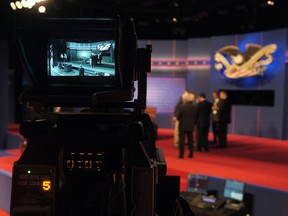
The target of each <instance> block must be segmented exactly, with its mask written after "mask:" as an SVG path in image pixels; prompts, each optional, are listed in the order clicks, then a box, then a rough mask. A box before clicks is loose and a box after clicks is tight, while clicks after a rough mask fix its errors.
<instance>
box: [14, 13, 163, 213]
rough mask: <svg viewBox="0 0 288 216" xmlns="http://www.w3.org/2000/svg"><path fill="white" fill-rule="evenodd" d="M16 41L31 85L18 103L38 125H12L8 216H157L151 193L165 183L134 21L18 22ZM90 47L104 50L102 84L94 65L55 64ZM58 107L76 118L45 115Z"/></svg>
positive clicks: (146, 65) (146, 61)
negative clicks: (22, 143)
mask: <svg viewBox="0 0 288 216" xmlns="http://www.w3.org/2000/svg"><path fill="white" fill-rule="evenodd" d="M15 39H16V43H17V47H18V49H19V54H20V55H19V56H20V59H21V60H22V63H23V68H24V69H25V71H26V72H27V73H28V75H29V77H30V78H31V81H32V85H31V86H30V87H29V88H27V89H26V90H25V91H24V92H23V93H22V94H21V96H20V102H21V103H27V104H29V105H30V106H31V107H32V108H33V111H34V112H38V113H39V118H38V119H36V120H28V121H25V122H23V123H22V124H21V126H20V133H21V135H23V137H24V138H25V139H27V143H28V144H27V147H26V149H25V151H24V152H23V154H22V155H21V157H20V159H19V160H18V161H16V162H15V164H14V166H13V178H12V181H13V182H12V194H11V210H10V215H11V216H20V215H42V216H63V215H71V216H77V215H83V216H92V215H95V216H104V215H105V216H113V215H117V216H120V215H121V216H132V215H147V216H154V215H156V212H157V209H156V205H155V203H156V188H157V187H156V185H157V183H158V177H160V176H161V177H165V176H166V162H165V159H164V155H163V153H162V151H161V149H158V148H156V131H155V127H154V124H153V123H152V121H151V118H150V116H149V115H148V114H147V113H145V108H146V92H147V72H150V69H151V68H150V66H151V52H152V47H151V46H150V45H147V46H146V47H145V48H138V47H137V36H136V33H135V29H134V24H133V20H132V19H130V18H122V17H121V16H119V15H117V16H115V17H112V18H111V17H108V18H106V17H105V18H101V17H96V18H95V17H93V18H71V17H65V18H63V17H58V18H55V17H47V16H43V17H37V19H33V17H25V18H21V20H19V22H18V23H17V26H16V31H15ZM99 41H100V42H101V43H102V42H103V45H104V46H103V47H104V48H105V46H106V45H107V47H106V48H108V47H110V49H111V47H113V51H112V52H110V54H109V55H108V54H107V53H106V54H105V55H106V57H107V56H108V57H107V58H109V59H108V60H111V62H110V63H112V64H110V65H109V67H108V66H107V65H106V66H107V67H106V69H107V68H108V72H109V73H110V76H105V75H104V76H103V74H102V72H101V71H100V69H101V67H102V66H101V67H100V66H99V64H100V65H101V63H100V62H98V65H96V67H92V65H89V64H88V63H87V62H86V61H83V60H81V62H79V61H78V60H77V58H73V59H72V60H73V61H71V59H70V60H69V61H68V60H65V61H64V62H65V63H64V62H60V63H61V64H60V66H59V65H58V63H57V64H54V60H56V61H58V60H60V59H58V57H57V58H54V55H55V54H56V55H58V56H59V54H60V51H63V50H64V51H65V52H64V53H66V54H71V53H72V52H68V51H67V48H69V49H72V46H76V47H77V46H80V48H81V49H84V51H85V52H87V50H88V53H90V52H91V53H92V49H91V47H97V46H98V42H99ZM107 41H108V42H107ZM62 42H63V43H62ZM109 43H111V44H110V45H109ZM61 44H64V46H62V45H61ZM60 45H61V46H60ZM54 46H55V47H54ZM59 47H60V48H59ZM85 47H88V48H87V49H86V48H85ZM104 48H103V49H104ZM53 49H55V50H53ZM85 49H86V50H85ZM93 49H94V48H93ZM59 50H60V51H59ZM77 50H80V49H77ZM104 50H105V49H104ZM110 51H111V50H110ZM62 54H63V53H62ZM101 55H102V53H101ZM103 56H104V54H103ZM76 57H77V54H76ZM75 59H76V60H75ZM99 59H100V58H98V60H99ZM52 60H53V61H52ZM108 60H107V59H106V62H105V63H107V62H108ZM61 61H62V60H61ZM51 62H52V63H51ZM62 64H65V65H62ZM83 65H84V66H83ZM62 66H64V68H63V67H62ZM98 66H99V67H98ZM54 67H56V69H57V70H56V69H55V70H53V69H54ZM75 68H76V69H77V70H76V69H75ZM80 68H84V72H83V70H82V69H81V70H80ZM111 68H112V70H111ZM85 70H93V71H95V74H92V75H91V73H93V72H89V73H90V75H89V76H88V73H86V74H85ZM77 71H78V72H79V73H78V74H77ZM69 73H71V74H69ZM72 73H73V75H72ZM67 74H69V75H67ZM111 74H112V75H111ZM62 75H63V76H62ZM135 82H137V90H138V95H137V99H134V92H135V87H136V85H135V86H134V83H135ZM59 106H60V107H73V108H74V107H81V108H84V109H83V110H82V111H81V112H60V113H56V112H54V111H53V109H50V108H54V107H59ZM39 107H40V108H39ZM46 108H47V109H46Z"/></svg>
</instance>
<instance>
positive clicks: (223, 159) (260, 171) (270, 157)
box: [0, 129, 288, 216]
mask: <svg viewBox="0 0 288 216" xmlns="http://www.w3.org/2000/svg"><path fill="white" fill-rule="evenodd" d="M158 131H159V133H158V134H159V138H158V140H157V142H156V144H157V147H159V148H161V149H162V150H163V152H164V155H165V159H166V162H167V167H168V172H167V174H168V175H179V176H181V188H180V189H181V190H182V191H183V190H186V185H187V175H188V174H189V173H193V174H204V175H209V176H215V177H221V178H230V179H235V180H239V181H244V182H246V183H249V184H255V185H259V186H263V187H269V188H274V189H279V190H285V191H288V140H273V139H267V138H258V137H248V136H239V135H229V136H228V142H229V143H228V147H227V148H226V149H219V148H216V146H215V145H213V144H211V145H210V151H209V152H195V153H194V157H193V158H188V157H187V158H184V159H178V158H177V156H178V149H177V148H175V147H174V144H173V130H171V129H159V130H158ZM210 138H211V137H210ZM185 150H186V152H185V153H186V155H187V154H188V149H185ZM19 156H20V150H7V151H5V152H4V154H2V155H1V157H0V169H1V170H5V171H7V172H12V167H13V162H14V161H16V160H17V159H18V158H19ZM0 216H8V213H7V212H5V211H3V210H1V209H0Z"/></svg>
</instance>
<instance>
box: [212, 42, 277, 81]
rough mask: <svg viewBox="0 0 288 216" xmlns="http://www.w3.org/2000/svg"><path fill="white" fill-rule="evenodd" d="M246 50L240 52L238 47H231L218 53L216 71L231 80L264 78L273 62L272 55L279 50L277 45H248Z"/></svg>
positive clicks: (215, 56)
mask: <svg viewBox="0 0 288 216" xmlns="http://www.w3.org/2000/svg"><path fill="white" fill-rule="evenodd" d="M245 48H246V50H245V51H244V52H240V51H239V48H238V47H237V46H233V45H229V46H225V47H223V48H221V49H219V50H218V51H216V53H215V55H214V60H215V66H214V67H215V69H216V70H217V71H219V72H223V75H224V76H225V77H227V78H230V79H239V78H245V77H251V76H262V75H263V74H264V73H265V71H266V70H267V67H266V66H267V65H269V64H271V63H272V62H273V59H274V58H273V55H272V54H273V53H274V52H275V51H276V50H277V45H276V44H269V45H267V46H260V45H257V44H247V45H246V46H245Z"/></svg>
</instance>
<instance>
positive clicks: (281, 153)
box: [156, 129, 288, 191]
mask: <svg viewBox="0 0 288 216" xmlns="http://www.w3.org/2000/svg"><path fill="white" fill-rule="evenodd" d="M209 138H210V140H212V134H209ZM156 144H157V147H159V148H161V149H162V150H163V152H164V155H165V159H166V162H167V167H168V175H180V176H181V190H186V188H187V175H188V174H189V173H193V174H204V175H209V176H215V177H220V178H230V179H235V180H239V181H244V182H246V183H249V184H254V185H258V186H262V187H268V188H272V189H278V190H283V191H288V181H287V179H288V156H287V155H288V140H274V139H267V138H260V137H249V136H240V135H231V134H230V135H228V147H227V148H225V149H222V148H217V145H215V144H210V150H209V152H194V157H193V158H188V157H187V158H184V159H179V158H177V157H178V149H177V148H175V147H174V144H173V130H170V129H159V139H158V140H157V142H156ZM185 150H186V152H185V153H186V155H188V149H185Z"/></svg>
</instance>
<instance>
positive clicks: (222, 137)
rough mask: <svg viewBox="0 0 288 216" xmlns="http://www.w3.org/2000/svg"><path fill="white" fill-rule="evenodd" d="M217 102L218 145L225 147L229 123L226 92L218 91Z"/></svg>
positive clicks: (229, 103) (228, 105)
mask: <svg viewBox="0 0 288 216" xmlns="http://www.w3.org/2000/svg"><path fill="white" fill-rule="evenodd" d="M219 97H220V100H219V104H218V115H219V121H218V122H219V123H218V133H219V147H220V148H225V147H227V131H228V124H230V123H231V108H232V106H231V102H230V101H229V99H228V95H227V92H225V91H220V93H219Z"/></svg>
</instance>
